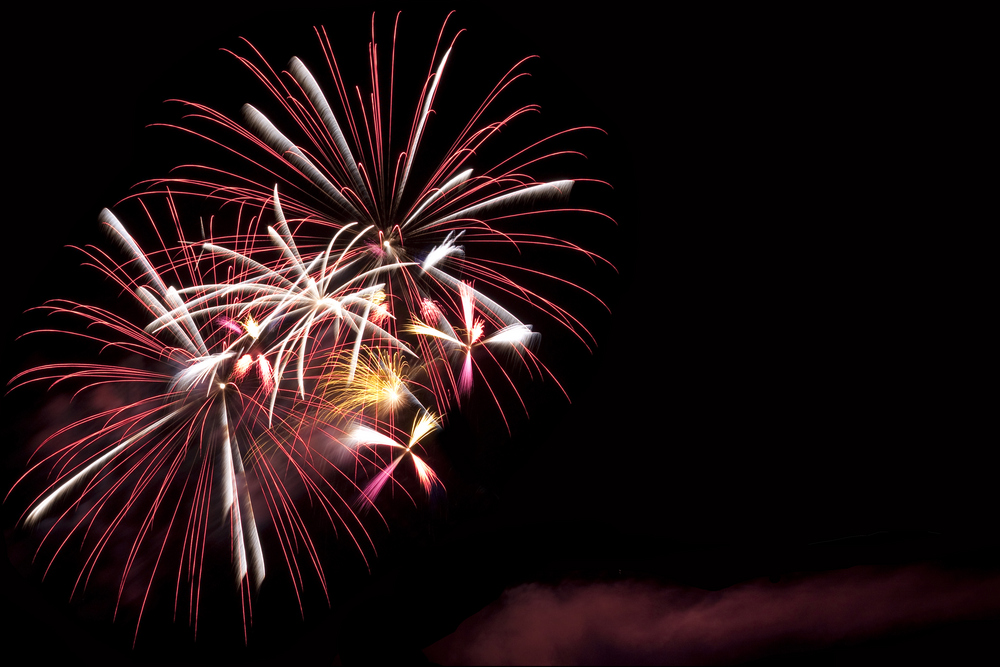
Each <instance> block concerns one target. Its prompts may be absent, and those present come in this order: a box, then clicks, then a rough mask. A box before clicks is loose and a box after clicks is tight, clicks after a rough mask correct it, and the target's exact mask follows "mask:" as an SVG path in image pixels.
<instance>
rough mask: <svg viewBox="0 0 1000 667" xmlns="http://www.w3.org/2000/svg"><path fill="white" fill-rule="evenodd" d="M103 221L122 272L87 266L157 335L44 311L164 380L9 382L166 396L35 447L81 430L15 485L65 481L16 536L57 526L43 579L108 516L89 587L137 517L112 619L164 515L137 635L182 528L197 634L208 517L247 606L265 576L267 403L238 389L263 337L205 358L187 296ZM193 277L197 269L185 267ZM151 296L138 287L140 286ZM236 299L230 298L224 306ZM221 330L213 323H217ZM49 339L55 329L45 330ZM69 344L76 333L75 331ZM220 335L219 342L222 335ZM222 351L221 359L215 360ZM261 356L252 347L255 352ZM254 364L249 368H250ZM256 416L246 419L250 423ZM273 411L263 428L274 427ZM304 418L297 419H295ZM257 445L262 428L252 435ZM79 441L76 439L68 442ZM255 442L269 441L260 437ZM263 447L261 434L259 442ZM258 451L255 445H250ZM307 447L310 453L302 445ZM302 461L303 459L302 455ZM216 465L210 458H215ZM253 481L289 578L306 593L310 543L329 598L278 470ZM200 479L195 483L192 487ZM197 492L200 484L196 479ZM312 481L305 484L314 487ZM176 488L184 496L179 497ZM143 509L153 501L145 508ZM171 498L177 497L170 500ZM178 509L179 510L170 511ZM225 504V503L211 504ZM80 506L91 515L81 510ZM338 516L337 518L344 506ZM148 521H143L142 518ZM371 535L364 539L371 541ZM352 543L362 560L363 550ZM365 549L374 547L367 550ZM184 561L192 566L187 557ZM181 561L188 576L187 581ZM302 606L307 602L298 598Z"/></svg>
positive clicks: (54, 372) (336, 499)
mask: <svg viewBox="0 0 1000 667" xmlns="http://www.w3.org/2000/svg"><path fill="white" fill-rule="evenodd" d="M101 221H102V222H103V223H104V224H105V225H106V226H107V228H108V229H109V230H110V232H111V234H112V236H113V238H115V239H116V240H117V241H118V242H119V245H121V247H122V248H123V249H124V250H125V252H126V254H127V255H128V261H126V262H125V263H123V264H116V263H113V262H110V263H109V262H107V261H106V258H107V257H108V256H107V255H106V254H105V253H101V252H99V251H96V250H95V251H93V252H92V253H90V255H89V257H90V259H91V261H90V262H89V263H90V264H91V265H93V266H96V267H99V268H100V269H101V270H102V271H104V272H105V274H106V275H108V276H109V277H111V278H113V279H114V280H115V282H116V283H117V284H118V285H119V286H121V287H122V288H124V289H125V291H126V292H127V293H128V294H130V295H131V296H132V297H133V298H134V299H135V300H136V301H137V302H139V303H141V304H142V305H143V306H145V308H146V309H147V312H148V313H149V314H150V316H151V317H153V318H155V319H154V320H153V321H154V323H159V326H148V327H146V330H144V329H142V328H139V327H136V326H134V325H132V324H131V323H129V322H128V321H126V320H124V319H122V318H119V317H116V316H114V315H112V314H110V313H107V312H106V311H103V310H101V309H98V308H95V307H91V306H86V305H82V304H73V303H66V304H62V303H57V304H53V305H51V306H46V307H44V308H45V309H47V310H50V311H52V312H56V313H63V314H70V315H75V316H77V317H82V318H84V320H85V321H87V322H88V324H89V325H90V326H89V327H88V330H89V328H91V327H93V326H103V327H105V328H107V329H109V330H111V332H112V333H114V334H116V336H115V337H112V338H110V339H107V340H105V339H104V338H102V337H101V336H100V335H98V334H90V333H88V334H86V335H82V334H75V335H82V336H83V337H84V338H87V339H90V340H95V341H99V342H101V343H102V344H103V346H104V347H115V346H118V347H121V348H123V349H126V350H129V351H136V352H139V353H140V354H141V355H142V356H144V357H145V358H146V359H148V360H152V361H155V362H158V363H161V364H162V363H164V362H166V364H167V368H168V369H169V370H168V371H167V372H163V373H156V372H148V371H144V370H142V369H134V368H131V367H129V366H126V365H122V366H118V365H113V364H106V365H102V364H66V365H59V364H50V365H46V366H43V367H39V368H36V369H33V370H31V371H26V372H25V373H22V374H20V375H19V376H17V377H15V378H14V380H13V381H12V382H13V383H14V384H15V386H20V385H23V384H30V383H36V382H51V383H52V384H53V385H55V384H60V383H62V382H66V381H69V380H72V379H81V380H85V381H86V382H88V384H87V385H86V386H85V387H84V388H83V389H81V390H79V391H78V392H77V394H79V393H80V391H84V390H86V389H93V388H94V387H96V386H99V385H103V384H106V383H138V384H143V385H148V384H152V385H153V386H155V387H158V389H159V392H160V393H159V394H158V395H154V396H152V397H151V398H146V399H141V400H139V401H136V402H133V403H126V404H124V405H122V406H121V407H118V408H114V409H110V410H106V411H104V412H101V413H99V414H97V415H93V416H90V417H86V418H84V419H81V420H79V421H77V422H75V423H73V424H70V425H69V426H67V427H64V428H63V429H60V430H59V431H57V432H56V433H55V434H53V435H52V436H50V437H49V438H48V439H47V440H46V441H45V442H43V444H42V445H41V446H40V447H39V451H43V450H44V449H47V448H48V446H49V443H55V442H56V441H57V440H62V439H64V438H65V437H66V436H71V434H72V433H74V432H78V431H82V432H84V435H83V436H82V437H78V438H77V439H76V440H74V441H72V442H71V443H70V444H68V445H63V446H61V447H59V448H58V449H57V451H56V452H54V453H51V454H48V455H47V456H45V457H43V458H42V459H41V460H39V461H37V462H36V463H34V464H33V465H32V467H31V468H30V469H29V470H28V471H27V472H26V473H25V475H24V476H22V478H21V479H20V480H19V481H18V482H17V484H21V483H22V482H24V481H26V480H27V479H28V478H29V477H31V476H32V475H33V474H35V473H36V471H40V470H41V469H43V468H45V467H46V466H51V465H52V464H53V463H56V464H58V465H57V467H56V468H55V474H56V479H55V481H53V482H52V483H50V484H49V485H48V486H47V487H46V488H45V489H44V490H43V492H42V493H41V494H39V495H38V496H36V498H35V500H34V502H32V503H31V506H30V508H29V510H26V512H25V514H24V515H23V516H22V520H21V523H22V525H24V526H25V527H29V528H30V527H34V526H38V525H40V524H41V522H43V521H45V520H51V523H50V524H49V526H48V528H47V529H46V531H45V537H43V539H42V541H41V543H40V544H39V546H38V550H37V552H36V554H40V553H41V550H42V547H43V546H44V545H45V543H46V542H47V541H48V540H49V538H50V537H51V538H53V539H56V540H59V541H58V544H57V545H56V548H55V553H54V555H53V556H52V558H51V560H50V562H49V565H48V567H47V568H46V572H47V571H48V569H49V568H50V567H51V566H52V564H53V563H54V562H55V559H56V557H57V556H59V554H60V553H61V552H62V551H63V550H64V547H66V546H67V545H68V543H69V540H70V539H71V538H73V537H74V535H76V536H77V538H76V539H83V540H84V543H87V541H88V534H89V533H90V528H89V526H92V525H93V524H94V522H95V520H96V519H97V517H98V515H99V514H103V513H108V512H110V514H109V517H108V519H107V521H106V522H105V528H104V529H103V530H102V531H101V532H100V533H99V534H97V535H96V537H95V538H94V539H93V540H91V541H90V543H91V545H92V546H91V549H90V552H89V555H88V556H87V557H86V559H85V562H84V567H83V569H82V570H81V572H80V576H79V577H78V578H77V585H80V584H81V583H82V584H83V585H84V586H85V585H86V581H87V580H89V578H90V575H91V574H92V573H93V571H94V568H95V567H96V565H97V562H98V560H99V558H100V556H101V554H102V553H103V552H104V549H105V547H106V546H107V545H108V544H109V542H110V541H111V539H112V536H113V535H114V534H117V533H120V532H121V531H122V530H124V527H125V521H126V519H127V518H128V517H129V516H131V515H132V514H135V513H138V517H137V518H140V521H139V525H138V528H137V529H136V531H135V532H134V533H133V534H134V535H135V537H134V540H133V543H132V547H131V549H130V552H129V555H128V559H127V560H126V562H125V564H124V568H123V572H122V575H121V579H120V581H119V587H118V601H117V603H116V614H117V608H118V607H119V606H120V604H121V602H122V596H123V594H124V592H125V590H126V582H127V581H128V579H129V576H130V573H131V571H132V569H133V565H134V564H135V563H136V558H137V556H138V554H139V553H140V552H141V551H143V550H144V548H145V542H146V541H147V540H148V539H149V538H151V537H152V535H153V533H154V532H155V531H154V526H159V525H160V523H159V519H158V517H159V515H160V514H161V510H167V512H168V514H169V515H170V516H169V519H168V520H167V525H166V526H165V527H161V528H157V529H155V530H163V531H165V532H163V537H162V538H157V539H162V541H161V542H160V546H159V548H158V549H157V550H156V558H155V561H154V564H153V566H152V573H151V574H150V575H149V580H148V581H147V582H146V584H145V593H144V594H143V596H142V600H143V601H142V604H141V605H140V609H139V614H138V619H137V625H136V637H137V636H138V627H139V623H141V620H142V615H143V612H144V610H145V603H146V600H147V599H148V596H149V594H150V591H151V590H152V587H153V575H155V573H156V571H157V569H158V568H159V566H160V564H161V562H162V559H163V557H164V554H165V552H166V551H167V546H168V543H170V541H171V540H170V535H171V532H172V531H173V529H174V527H175V525H178V526H180V525H183V531H184V532H183V539H182V544H181V548H180V551H181V554H182V556H181V558H180V559H179V562H178V583H177V586H176V588H175V602H174V609H175V613H176V610H177V607H178V605H179V602H180V599H179V598H180V596H179V591H180V580H181V578H183V576H184V573H185V571H186V572H187V574H188V576H189V577H190V578H191V579H192V590H191V593H190V596H191V601H190V605H189V606H190V611H189V618H190V619H191V622H192V624H193V626H194V628H195V631H197V616H198V601H197V600H198V590H197V587H196V586H197V585H198V584H196V583H195V582H200V579H201V573H200V569H201V566H202V561H203V559H204V553H205V545H206V542H208V541H209V538H210V536H209V532H208V526H209V521H208V514H209V512H210V511H221V513H222V514H223V515H226V516H228V517H229V520H228V524H229V526H230V537H231V551H232V558H233V562H234V564H235V566H236V569H235V572H236V584H237V586H238V587H240V588H244V589H245V590H246V592H247V594H249V593H250V592H251V591H252V590H253V589H256V588H258V587H259V585H260V583H261V581H262V580H263V578H264V576H265V568H264V555H263V551H262V547H261V543H260V539H259V536H258V528H257V521H256V519H255V513H254V507H253V505H254V501H253V500H252V498H251V490H250V484H249V482H248V478H247V470H246V469H245V466H244V458H245V455H244V452H243V449H242V445H241V440H243V439H244V437H245V438H247V439H252V438H253V437H254V436H253V435H252V433H253V430H254V429H253V428H252V427H253V426H254V425H255V423H256V425H257V426H258V427H259V426H260V424H261V423H262V419H261V418H259V417H255V416H253V414H259V413H261V412H263V409H264V404H263V403H261V402H259V401H254V400H253V395H252V394H246V393H244V392H242V391H241V390H240V388H239V385H240V382H241V381H242V380H244V379H245V378H246V371H247V370H248V368H247V367H244V366H243V365H242V364H243V359H244V357H250V355H249V354H246V355H241V354H240V353H241V352H242V351H243V350H244V349H246V347H247V346H246V341H247V340H251V341H253V342H256V339H257V338H258V337H259V336H260V333H261V330H262V329H263V327H261V326H258V324H257V323H256V322H255V321H254V320H253V319H252V318H251V317H248V318H247V319H246V320H245V323H244V327H245V328H244V329H240V328H237V330H239V331H241V335H240V336H238V337H236V338H235V340H233V341H232V342H230V343H228V344H226V343H224V342H223V343H217V344H213V345H214V347H215V349H210V348H209V346H208V344H207V343H206V338H205V336H203V335H202V329H200V328H199V327H198V325H197V324H196V316H197V315H199V314H201V313H200V312H199V311H192V310H191V309H190V308H189V307H188V303H186V302H184V301H183V299H182V297H181V294H182V293H183V292H184V291H185V290H184V289H181V290H177V289H175V288H174V287H173V286H167V284H166V281H164V280H163V278H162V276H161V274H160V273H159V272H158V271H157V269H156V268H155V266H154V263H153V262H152V261H150V259H149V256H148V255H147V254H145V253H144V252H143V251H142V250H141V248H140V247H139V244H138V243H137V242H136V241H135V240H134V238H133V237H132V236H131V235H130V234H129V233H128V232H127V231H126V230H125V227H124V226H123V225H122V224H121V223H120V221H118V219H117V218H116V217H115V216H114V215H113V214H111V213H110V212H109V211H107V210H105V211H104V212H103V213H102V215H101ZM129 266H138V267H140V276H139V277H138V278H133V277H132V276H129V275H127V274H125V273H124V272H125V267H129ZM189 268H191V269H192V271H197V267H189ZM140 282H141V283H145V284H137V283H140ZM215 296H216V297H220V296H231V293H230V292H225V293H219V294H216V295H215ZM199 306H200V307H202V310H203V311H204V312H208V313H215V312H226V313H232V312H233V311H234V310H239V308H240V305H239V304H233V303H229V304H227V305H224V306H223V305H213V304H211V301H210V300H205V299H203V300H201V302H200V303H199ZM211 321H214V320H212V319H211V318H210V322H211ZM227 321H229V322H230V325H228V326H227V325H224V326H223V327H222V329H223V330H224V331H228V332H232V330H233V327H232V325H231V323H232V322H233V320H227ZM46 331H52V330H46ZM70 333H71V334H72V333H73V332H70ZM161 333H162V334H166V335H168V336H169V337H170V339H171V341H170V342H169V343H168V342H165V341H163V340H161V339H160V338H159V336H158V334H161ZM213 333H214V332H213ZM219 345H221V347H219ZM251 347H252V346H251ZM268 353H269V351H268V350H263V351H258V352H257V353H256V354H257V357H256V362H255V364H256V366H257V368H258V374H259V376H260V377H259V379H260V384H261V391H263V393H264V394H266V395H270V394H271V393H272V389H271V388H272V386H274V385H275V384H276V381H275V379H274V377H273V372H272V370H271V366H270V362H269V361H268V360H267V354H268ZM250 358H251V363H254V362H253V361H252V357H250ZM248 409H249V412H250V413H251V414H249V415H248ZM231 411H236V414H238V419H237V420H236V421H235V422H234V421H233V420H231V419H230V412H231ZM273 412H274V406H273V404H272V406H271V414H270V415H269V419H268V423H270V419H271V418H272V417H273V416H274V415H273ZM295 419H296V420H298V419H300V416H298V415H296V416H295ZM240 424H242V426H243V427H244V429H246V428H247V427H250V428H249V430H247V434H246V436H239V435H237V433H238V431H239V430H240ZM257 431H258V434H260V433H261V431H262V430H261V429H260V428H258V429H257ZM71 437H72V436H71ZM258 437H260V436H258ZM264 437H267V436H266V433H264ZM248 441H249V440H248ZM304 444H306V445H307V444H308V443H304ZM303 449H305V448H303ZM277 450H278V451H279V452H280V453H282V454H285V455H288V456H290V457H292V458H295V447H294V446H293V447H291V448H289V447H287V446H284V445H283V446H279V447H278V448H277ZM211 452H214V454H211ZM254 463H255V472H256V473H257V479H258V483H259V485H260V487H261V490H262V493H263V494H264V496H265V501H266V503H267V506H268V510H269V514H270V515H271V517H272V519H273V520H275V522H276V523H279V522H280V523H281V525H282V526H283V527H282V528H281V530H279V531H278V537H279V543H280V545H281V548H282V550H283V551H284V553H285V558H286V561H287V562H288V566H289V569H290V570H291V571H292V572H293V577H295V578H297V581H299V582H300V585H301V575H300V574H299V575H295V572H297V570H298V564H297V558H298V557H297V556H296V555H295V552H296V551H297V548H296V547H295V544H296V543H297V542H300V541H301V542H303V543H304V544H305V547H306V549H307V551H309V560H310V561H311V562H312V563H313V565H314V566H315V567H316V568H317V572H318V575H319V577H320V579H321V582H322V583H323V587H324V590H325V588H326V584H325V578H324V576H323V574H322V565H321V562H320V560H319V559H318V558H317V556H316V554H315V549H314V548H312V547H311V546H310V545H311V540H310V539H309V537H308V533H307V530H306V528H305V524H304V523H303V521H302V519H301V517H300V516H299V514H298V511H297V510H295V509H294V502H293V501H291V499H290V498H289V497H288V492H287V491H286V485H287V482H284V481H282V476H281V475H278V474H276V473H277V471H276V470H275V469H274V467H273V464H272V463H271V462H270V461H269V459H268V458H266V457H260V456H257V457H255V460H254ZM286 463H292V464H293V467H294V470H295V471H296V473H297V474H298V475H299V476H300V477H301V478H302V480H303V481H305V483H306V484H307V486H308V488H309V489H310V493H311V494H312V496H313V497H314V498H315V497H316V496H317V495H318V496H320V497H321V502H320V505H321V507H322V510H323V511H324V512H325V513H326V515H327V516H328V518H329V519H330V520H331V521H337V522H339V523H340V524H341V526H343V527H347V528H348V533H349V534H350V533H351V528H350V527H349V526H350V525H351V524H353V525H357V521H356V518H355V517H354V515H353V512H351V510H350V507H349V503H348V502H347V501H346V500H345V499H344V498H342V497H341V496H340V495H339V494H338V493H337V492H336V491H335V490H334V489H333V487H331V486H329V483H328V482H327V481H325V480H324V481H323V482H322V483H317V482H315V481H312V479H313V478H320V479H322V478H323V477H324V476H325V474H326V473H324V472H322V471H321V470H320V469H318V468H316V467H315V465H314V464H312V463H309V462H308V461H305V460H304V461H302V462H298V461H286ZM189 466H193V468H192V473H191V474H184V473H183V472H182V469H183V468H187V467H189ZM192 475H193V476H192ZM212 478H217V479H218V480H219V481H220V482H221V484H220V488H221V506H220V507H218V508H217V509H216V510H211V509H210V508H211V507H215V504H214V503H213V502H212V501H211V494H210V493H209V492H208V484H209V482H208V480H210V479H212ZM192 479H193V480H196V481H194V482H192V481H191V480H192ZM306 480H308V481H306ZM189 484H190V487H191V489H192V490H191V494H192V497H191V498H190V499H188V500H185V497H186V496H185V493H186V492H187V491H188V489H189ZM178 486H179V487H180V489H179V490H178ZM143 498H145V500H143ZM170 498H175V500H173V501H171V500H169V499H170ZM171 502H173V503H175V504H174V505H173V509H172V511H171V510H169V509H168V505H167V503H171ZM216 502H218V501H216ZM82 503H85V504H83V505H82V506H81V504H82ZM337 503H339V504H340V509H338V508H337V507H336V505H337ZM184 507H186V508H188V512H189V516H188V518H187V520H186V521H180V522H178V521H177V517H178V513H179V511H180V510H181V509H182V508H184ZM143 512H145V514H144V515H143ZM63 523H65V524H66V525H67V529H65V530H62V532H63V533H64V535H63V536H62V539H61V540H60V539H59V537H57V536H56V533H55V529H56V527H57V526H58V525H60V524H63ZM362 531H363V528H362ZM351 537H352V540H354V542H355V543H356V544H357V545H358V546H359V548H362V545H361V544H360V543H358V542H357V539H356V538H354V537H353V535H352V536H351ZM369 541H370V540H369ZM185 552H187V558H186V559H185V558H184V557H183V554H184V553H185ZM185 561H186V568H187V569H186V570H185ZM296 592H297V593H298V590H297V591H296ZM249 600H250V598H249V597H247V598H246V600H245V614H247V615H246V616H245V618H244V627H246V625H248V624H249V613H250V607H249Z"/></svg>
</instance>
